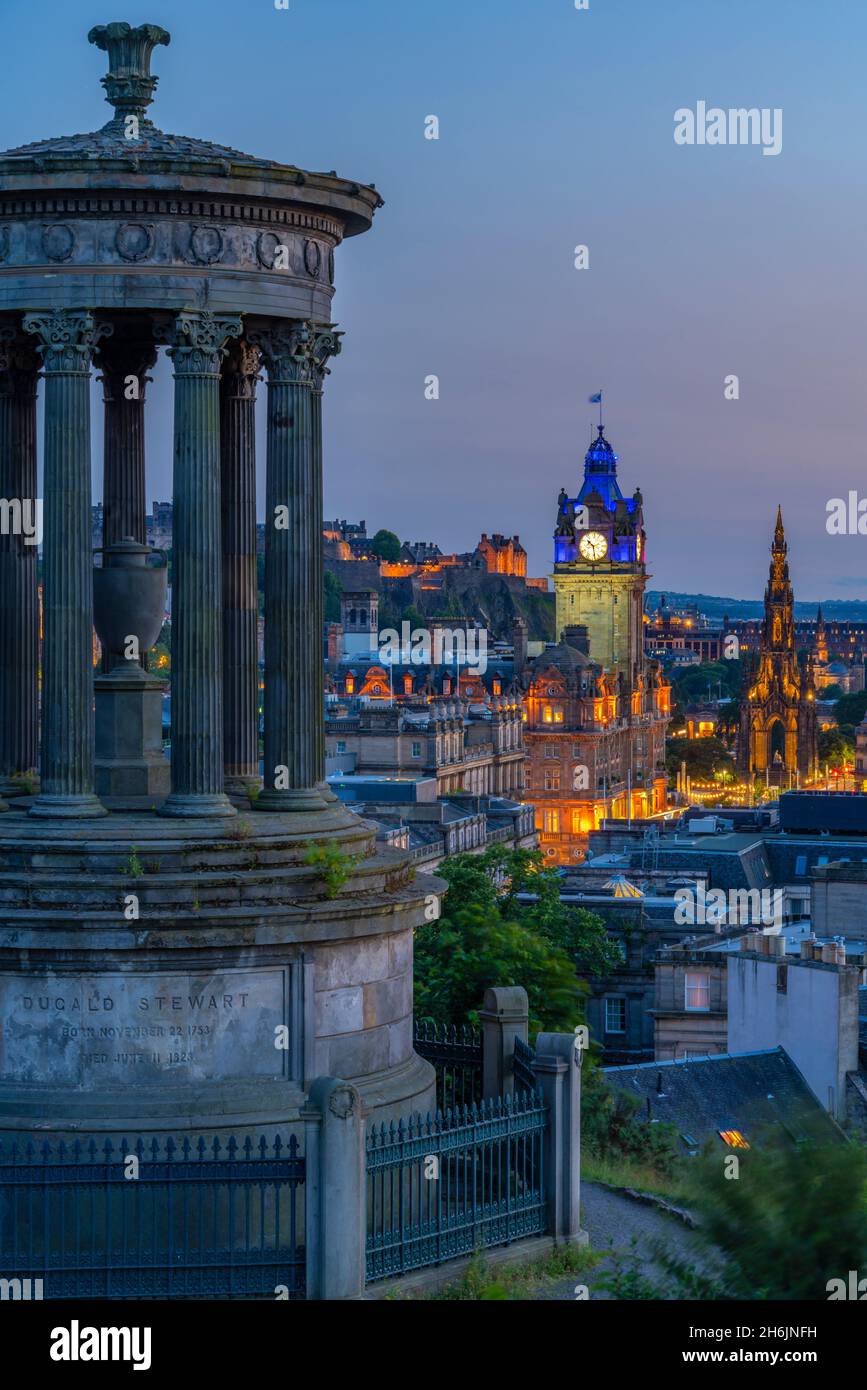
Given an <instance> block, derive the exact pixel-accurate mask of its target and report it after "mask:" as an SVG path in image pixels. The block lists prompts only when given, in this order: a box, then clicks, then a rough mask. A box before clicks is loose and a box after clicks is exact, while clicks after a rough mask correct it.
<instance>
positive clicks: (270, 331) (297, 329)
mask: <svg viewBox="0 0 867 1390" xmlns="http://www.w3.org/2000/svg"><path fill="white" fill-rule="evenodd" d="M247 337H248V339H249V341H250V342H251V343H252V344H253V345H254V347H257V348H259V350H260V351H261V353H262V361H263V362H264V364H265V370H266V371H267V373H268V381H269V383H270V384H271V385H272V386H274V385H276V384H277V383H278V382H283V383H289V384H291V385H295V386H309V385H310V383H311V376H312V372H313V362H312V358H311V341H312V339H311V333H310V326H309V324H306V323H298V322H295V321H292V322H289V321H278V322H277V323H275V324H274V326H273V327H272V328H257V329H253V330H251V331H250V332H249V333H248V334H247Z"/></svg>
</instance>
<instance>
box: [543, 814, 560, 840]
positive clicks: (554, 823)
mask: <svg viewBox="0 0 867 1390" xmlns="http://www.w3.org/2000/svg"><path fill="white" fill-rule="evenodd" d="M542 829H543V830H544V831H545V833H546V835H559V833H560V812H559V811H545V812H544V815H543V821H542Z"/></svg>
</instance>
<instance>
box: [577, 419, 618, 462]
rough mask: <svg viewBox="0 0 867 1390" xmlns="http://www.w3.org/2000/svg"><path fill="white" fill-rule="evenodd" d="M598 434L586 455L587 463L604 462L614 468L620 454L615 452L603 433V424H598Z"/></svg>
mask: <svg viewBox="0 0 867 1390" xmlns="http://www.w3.org/2000/svg"><path fill="white" fill-rule="evenodd" d="M596 429H597V436H596V438H595V439H594V440H593V443H592V444H591V445H590V448H589V449H588V450H587V453H586V454H585V455H584V462H585V463H586V464H603V465H605V467H606V468H614V467H615V465H616V464H617V461H618V457H619V455H617V454H615V452H614V450H613V449H612V447H611V445H610V444H609V443H608V440H607V439H606V438H605V435H604V433H603V426H602V425H597V426H596Z"/></svg>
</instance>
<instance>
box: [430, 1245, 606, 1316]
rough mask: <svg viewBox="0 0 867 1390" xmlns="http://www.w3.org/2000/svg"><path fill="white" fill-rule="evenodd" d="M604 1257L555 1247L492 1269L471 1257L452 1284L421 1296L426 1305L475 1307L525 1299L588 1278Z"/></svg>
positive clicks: (580, 1248)
mask: <svg viewBox="0 0 867 1390" xmlns="http://www.w3.org/2000/svg"><path fill="white" fill-rule="evenodd" d="M602 1258H603V1256H602V1255H601V1254H600V1253H599V1252H598V1251H594V1250H588V1249H587V1247H586V1246H582V1245H558V1246H557V1247H556V1248H555V1249H554V1250H552V1251H551V1252H550V1253H549V1254H547V1255H540V1256H539V1258H538V1259H535V1260H528V1261H526V1262H525V1263H524V1264H519V1265H511V1266H500V1267H498V1268H496V1267H495V1268H491V1266H490V1265H489V1264H488V1262H487V1260H486V1259H485V1257H484V1256H483V1255H474V1256H473V1259H472V1261H471V1263H470V1266H469V1268H468V1269H467V1270H466V1272H465V1273H464V1274H463V1275H462V1276H461V1278H460V1279H456V1280H455V1282H454V1283H453V1284H446V1285H444V1287H443V1288H441V1289H437V1290H436V1291H435V1292H433V1293H429V1294H423V1295H422V1298H423V1299H424V1300H425V1301H429V1302H447V1303H478V1302H488V1301H494V1300H511V1299H528V1298H532V1297H533V1295H534V1294H535V1293H537V1292H538V1291H539V1290H541V1289H544V1288H545V1287H546V1286H547V1285H549V1284H555V1283H558V1282H559V1281H560V1280H563V1279H570V1278H572V1277H573V1276H575V1275H579V1274H589V1273H590V1271H591V1270H592V1269H594V1268H595V1266H596V1265H597V1264H598V1263H599V1261H600V1259H602Z"/></svg>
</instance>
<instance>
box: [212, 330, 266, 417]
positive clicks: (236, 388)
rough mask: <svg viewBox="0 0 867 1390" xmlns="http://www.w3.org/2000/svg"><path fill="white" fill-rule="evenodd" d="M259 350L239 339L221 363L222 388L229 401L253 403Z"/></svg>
mask: <svg viewBox="0 0 867 1390" xmlns="http://www.w3.org/2000/svg"><path fill="white" fill-rule="evenodd" d="M261 356H262V355H261V352H260V351H259V348H257V347H255V346H254V345H253V344H252V343H250V342H248V341H247V340H246V338H241V339H240V340H239V341H238V342H237V343H235V344H234V345H233V346H232V349H231V351H230V352H229V354H228V356H227V357H226V360H225V362H224V363H223V376H222V383H221V384H222V388H223V394H224V396H227V397H228V398H229V399H230V400H239V401H254V400H255V399H256V382H257V381H258V380H259V367H260V365H261Z"/></svg>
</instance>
